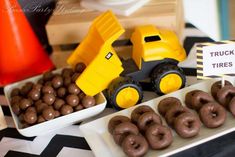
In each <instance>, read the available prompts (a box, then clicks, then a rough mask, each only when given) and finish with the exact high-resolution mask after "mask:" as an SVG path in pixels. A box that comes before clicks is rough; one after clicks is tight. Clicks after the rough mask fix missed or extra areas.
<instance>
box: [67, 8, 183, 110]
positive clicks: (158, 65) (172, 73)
mask: <svg viewBox="0 0 235 157" xmlns="http://www.w3.org/2000/svg"><path fill="white" fill-rule="evenodd" d="M123 32H124V29H123V27H122V26H121V25H120V23H119V22H118V20H117V19H116V17H115V16H114V14H113V13H112V12H111V11H107V12H105V13H103V14H101V15H100V16H99V17H97V18H96V19H95V20H94V21H93V23H92V25H91V27H90V29H89V32H88V34H87V36H86V37H85V39H84V40H83V41H82V42H81V43H80V45H79V46H78V47H77V48H76V49H75V51H74V52H73V53H72V55H71V56H70V57H69V58H68V60H67V62H68V64H70V65H71V66H75V65H76V64H77V63H78V62H83V63H85V64H86V66H87V68H86V69H85V70H84V71H83V73H82V74H81V75H80V76H79V77H78V79H77V80H76V84H77V85H78V87H79V88H81V90H82V91H83V92H84V93H86V94H87V95H91V96H93V95H95V94H97V93H99V92H101V91H103V90H106V93H107V99H108V100H109V102H110V103H111V104H112V105H114V107H116V108H118V109H123V108H128V107H131V106H133V105H135V104H137V103H138V102H140V101H141V100H142V98H143V91H142V88H141V86H140V84H139V81H141V80H144V79H146V78H149V77H150V78H151V83H152V84H153V88H154V90H155V91H156V93H158V94H166V93H170V92H172V91H175V90H178V89H180V88H182V87H184V85H185V76H184V74H183V71H182V69H180V68H179V67H178V66H177V63H178V62H179V61H182V60H184V59H185V58H186V53H185V50H184V49H183V48H182V46H181V45H180V43H179V41H178V39H177V37H176V35H175V34H174V33H173V32H171V31H167V30H158V29H157V28H156V27H155V26H152V25H148V26H139V27H137V28H136V29H135V31H134V32H133V34H132V37H131V42H132V44H133V52H132V58H130V59H127V60H121V59H120V58H119V57H118V55H117V54H116V52H115V51H114V49H113V47H112V43H113V42H114V41H115V40H117V39H118V37H119V36H120V35H121V34H122V33H123Z"/></svg>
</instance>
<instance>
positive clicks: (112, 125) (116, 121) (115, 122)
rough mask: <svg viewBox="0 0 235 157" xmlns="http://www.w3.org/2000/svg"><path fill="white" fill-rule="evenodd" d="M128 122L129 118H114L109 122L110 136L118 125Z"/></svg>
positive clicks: (119, 116)
mask: <svg viewBox="0 0 235 157" xmlns="http://www.w3.org/2000/svg"><path fill="white" fill-rule="evenodd" d="M130 121H131V120H130V118H128V117H126V116H121V115H118V116H115V117H113V118H111V119H110V120H109V123H108V130H109V132H110V133H111V134H113V130H114V128H115V127H116V126H117V125H118V124H121V123H123V122H130Z"/></svg>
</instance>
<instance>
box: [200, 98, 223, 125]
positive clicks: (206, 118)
mask: <svg viewBox="0 0 235 157" xmlns="http://www.w3.org/2000/svg"><path fill="white" fill-rule="evenodd" d="M199 116H200V119H201V121H202V122H203V124H204V125H205V126H206V127H208V128H216V127H219V126H221V125H222V124H223V123H224V121H225V120H226V111H225V109H224V108H223V107H222V106H220V105H219V104H218V103H217V102H209V103H207V104H205V105H203V106H202V107H201V109H200V110H199Z"/></svg>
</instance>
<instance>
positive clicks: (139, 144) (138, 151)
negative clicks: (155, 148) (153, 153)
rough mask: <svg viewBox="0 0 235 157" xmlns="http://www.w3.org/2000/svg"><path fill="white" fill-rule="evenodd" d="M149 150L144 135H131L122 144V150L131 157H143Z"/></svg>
mask: <svg viewBox="0 0 235 157" xmlns="http://www.w3.org/2000/svg"><path fill="white" fill-rule="evenodd" d="M148 148H149V146H148V143H147V141H146V139H145V138H144V137H143V136H142V135H134V134H130V135H128V136H126V138H125V139H124V140H123V142H122V149H123V151H124V153H125V154H126V155H127V156H129V157H142V156H144V155H145V154H146V153H147V151H148Z"/></svg>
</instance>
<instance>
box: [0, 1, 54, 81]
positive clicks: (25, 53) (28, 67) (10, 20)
mask: <svg viewBox="0 0 235 157" xmlns="http://www.w3.org/2000/svg"><path fill="white" fill-rule="evenodd" d="M0 14H1V22H0V23H1V24H0V31H1V33H0V36H1V40H0V42H1V45H0V86H3V85H6V84H8V83H11V82H15V81H18V80H22V79H25V78H27V77H30V76H33V75H37V74H40V73H42V72H44V71H46V70H49V69H52V68H53V67H54V65H53V64H52V62H51V60H50V59H49V57H48V56H47V54H46V53H45V51H44V49H43V47H42V46H41V44H40V43H39V40H38V39H37V37H36V35H35V33H34V32H33V30H32V28H31V26H30V24H29V22H28V21H27V19H26V17H25V15H24V13H23V11H22V9H21V7H20V5H19V4H18V2H17V0H1V1H0Z"/></svg>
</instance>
